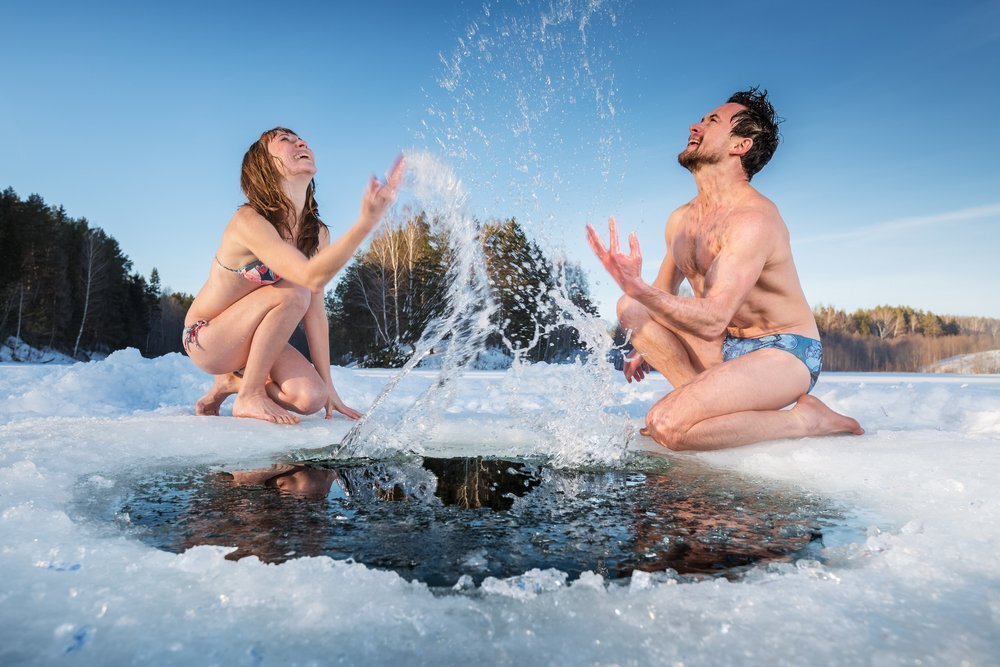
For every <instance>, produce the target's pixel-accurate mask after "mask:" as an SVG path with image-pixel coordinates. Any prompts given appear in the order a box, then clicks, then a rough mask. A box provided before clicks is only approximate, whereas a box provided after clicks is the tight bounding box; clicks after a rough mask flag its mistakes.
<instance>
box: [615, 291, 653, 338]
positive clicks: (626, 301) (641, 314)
mask: <svg viewBox="0 0 1000 667" xmlns="http://www.w3.org/2000/svg"><path fill="white" fill-rule="evenodd" d="M648 320H649V311H647V310H646V307H645V306H644V305H642V304H641V303H639V302H638V301H636V300H635V299H633V298H632V297H630V296H623V297H622V298H620V299H618V323H619V324H621V325H622V328H624V329H632V330H633V331H634V330H636V329H638V328H639V327H641V326H642V325H643V324H645V323H646V322H647V321H648Z"/></svg>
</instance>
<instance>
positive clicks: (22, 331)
mask: <svg viewBox="0 0 1000 667" xmlns="http://www.w3.org/2000/svg"><path fill="white" fill-rule="evenodd" d="M432 222H433V220H431V219H429V218H428V217H427V215H426V214H419V215H413V216H410V217H407V218H405V219H389V220H387V221H386V223H385V224H384V225H383V227H382V228H381V230H380V231H379V233H378V234H377V235H376V236H375V237H374V238H373V240H372V242H371V244H370V245H369V247H368V248H367V249H364V250H361V251H359V252H358V253H357V254H356V256H355V261H354V262H353V263H352V264H350V265H349V266H348V267H347V269H345V271H344V273H343V275H342V277H341V279H340V280H339V282H338V283H337V285H336V287H335V289H333V290H331V291H329V292H327V294H326V307H327V315H328V318H329V321H330V328H331V336H330V352H331V358H332V359H333V360H334V362H335V363H340V364H348V363H356V364H359V365H362V366H383V367H385V366H389V367H392V366H399V365H402V364H403V363H405V361H406V360H407V359H408V358H409V356H410V354H412V352H413V348H414V345H415V344H416V342H417V341H418V340H419V338H420V335H421V334H422V333H423V331H424V328H425V327H426V325H427V323H428V322H429V321H430V320H431V319H432V318H434V317H437V316H440V315H441V314H442V312H443V310H444V298H445V289H446V284H445V276H446V274H447V270H448V266H449V264H450V262H451V257H450V254H449V253H450V252H451V250H450V249H449V247H448V243H447V238H446V237H444V236H443V232H439V231H435V228H436V227H435V225H432V224H431V223H432ZM480 242H481V243H482V247H483V252H484V256H485V261H486V264H487V273H488V275H489V281H490V285H491V286H492V289H493V298H494V299H495V300H496V302H497V306H498V308H497V311H496V313H495V315H494V319H493V324H494V325H495V327H494V332H493V334H492V335H491V336H490V339H489V344H490V345H493V346H495V347H498V348H500V349H506V350H511V349H514V350H518V351H519V352H520V354H522V355H523V358H524V359H525V360H527V361H548V362H553V361H564V360H567V359H572V358H573V357H574V356H576V355H578V354H580V353H581V352H582V345H581V343H580V341H579V339H578V338H577V333H576V330H575V329H573V328H572V327H570V326H567V325H566V324H565V323H564V318H563V313H562V309H561V308H560V306H559V304H558V299H556V297H555V295H556V291H555V288H556V285H557V283H558V282H561V283H562V284H563V285H565V286H566V289H567V291H568V294H569V297H570V300H571V301H572V302H573V303H574V304H575V306H576V307H577V308H579V309H580V310H582V311H583V312H585V313H588V314H590V315H596V313H597V309H596V308H595V307H594V305H593V302H592V300H591V296H590V293H589V288H588V285H587V280H586V276H585V274H584V272H583V271H582V269H581V268H580V266H579V265H578V264H576V263H572V262H566V261H559V260H556V259H553V258H550V257H548V256H546V254H545V253H544V252H543V250H542V249H541V248H540V247H539V245H538V244H537V243H535V242H534V241H532V240H531V239H530V238H529V237H528V236H527V234H526V233H525V231H524V229H523V228H522V227H521V225H520V224H519V223H518V222H517V220H515V219H513V218H510V219H506V220H491V221H488V222H485V223H482V224H481V225H480ZM0 262H2V265H3V266H5V267H7V268H8V277H7V279H6V280H5V281H4V282H3V283H2V284H0V344H2V343H3V341H6V340H8V338H13V339H14V340H15V341H17V340H20V341H24V342H26V343H28V344H29V345H32V346H33V347H36V348H44V347H48V348H52V349H55V350H59V351H62V352H64V353H66V354H69V355H71V356H73V357H75V358H79V359H86V358H88V357H89V355H90V354H92V353H95V352H96V353H110V352H112V351H114V350H118V349H122V348H125V347H133V348H136V349H138V350H139V351H140V352H142V353H143V354H144V355H146V356H149V357H152V356H158V355H161V354H166V353H168V352H178V351H180V350H181V344H180V334H181V330H182V328H183V322H184V315H185V313H186V312H187V309H188V307H189V306H190V305H191V301H192V297H191V296H190V295H187V294H183V293H178V292H170V291H169V290H164V289H163V287H162V286H161V284H160V277H159V275H158V272H157V271H156V269H153V271H152V273H151V274H150V276H149V277H148V278H146V277H144V276H142V275H141V274H139V273H137V272H135V271H133V268H132V262H131V260H129V258H128V257H127V256H126V255H125V253H124V252H123V251H122V249H121V247H120V246H119V245H118V242H117V241H116V240H115V239H114V238H112V237H111V236H109V235H108V234H106V233H105V232H104V231H103V230H101V229H100V228H98V227H94V226H92V225H91V224H90V223H89V222H88V221H87V219H86V218H71V217H69V216H68V215H67V214H66V211H65V210H64V209H63V208H62V207H61V206H58V207H55V206H49V205H47V204H46V203H45V202H44V200H43V199H42V198H41V197H40V196H39V195H31V196H29V197H28V198H27V199H24V200H22V199H21V198H19V197H18V196H17V194H16V193H15V192H14V190H13V189H11V188H7V189H6V190H4V191H3V192H2V193H0ZM814 315H815V317H816V322H817V324H818V326H819V329H820V332H821V335H822V338H823V342H824V368H826V369H827V370H842V371H920V370H923V369H924V368H926V367H927V366H928V365H930V364H933V363H934V362H936V361H939V360H941V359H945V358H948V357H952V356H957V355H960V354H968V353H973V352H981V351H986V350H994V349H1000V319H994V318H986V317H955V316H943V315H938V314H935V313H931V312H927V311H922V310H915V309H913V308H910V307H907V306H878V307H876V308H869V309H859V310H856V311H854V312H853V313H848V312H846V311H842V310H838V309H836V308H833V307H831V306H820V307H818V308H816V309H815V310H814ZM298 339H299V342H300V344H302V343H304V340H303V339H304V337H303V336H301V335H299V336H298ZM294 342H295V341H294V340H293V343H294ZM615 342H616V343H618V344H621V343H623V342H624V336H623V334H622V332H620V331H619V332H617V334H616V337H615ZM302 347H304V345H302ZM985 370H986V371H987V372H996V369H985Z"/></svg>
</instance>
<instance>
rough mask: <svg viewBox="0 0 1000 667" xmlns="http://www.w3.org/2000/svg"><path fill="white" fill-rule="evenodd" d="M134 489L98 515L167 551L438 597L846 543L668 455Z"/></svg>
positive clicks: (819, 520)
mask: <svg viewBox="0 0 1000 667" xmlns="http://www.w3.org/2000/svg"><path fill="white" fill-rule="evenodd" d="M126 487H127V488H126V489H125V490H124V491H123V490H122V486H121V485H118V487H117V489H116V492H115V494H114V496H113V497H111V498H106V499H105V500H104V501H103V502H104V503H105V504H104V510H103V512H102V513H103V514H105V516H106V517H115V520H116V521H117V522H118V523H119V524H120V525H121V526H122V527H124V528H125V529H126V530H127V532H129V533H131V534H133V535H134V536H136V537H138V538H139V539H141V540H142V541H144V542H146V543H147V544H149V545H151V546H154V547H156V548H159V549H164V550H167V551H172V552H180V551H183V550H185V549H187V548H189V547H192V546H195V545H201V544H211V545H224V546H235V547H238V548H237V550H236V551H235V552H233V553H232V554H230V556H229V558H232V559H238V558H242V557H245V556H249V555H255V556H257V557H259V558H260V559H261V560H263V561H267V562H273V563H280V562H283V561H286V560H288V559H290V558H298V557H301V556H318V555H327V556H330V557H332V558H337V559H347V558H353V559H354V560H355V561H358V562H361V563H365V564H366V565H369V566H373V567H377V568H384V569H389V570H394V571H396V572H398V573H399V574H400V575H401V576H403V577H405V578H407V579H417V580H419V581H422V582H425V583H427V584H428V585H431V586H452V585H454V584H455V583H456V581H457V580H458V579H459V577H460V576H461V575H463V574H465V575H469V576H471V577H472V579H473V580H474V581H475V582H476V583H479V582H481V581H482V580H483V579H484V578H485V577H487V576H493V577H500V578H503V577H509V576H514V575H518V574H521V573H523V572H526V571H527V570H530V569H531V568H541V569H544V568H557V569H559V570H562V571H564V572H566V573H567V574H568V575H569V578H570V579H571V580H572V579H574V578H576V577H577V576H579V575H580V574H581V573H582V572H585V571H588V570H590V571H594V572H597V573H600V574H602V575H603V576H605V577H606V578H610V579H614V578H619V577H628V576H630V575H631V573H632V572H633V570H645V571H649V572H656V571H665V570H674V571H676V572H677V573H679V574H680V575H700V576H704V575H723V576H728V577H730V578H735V577H738V576H739V574H740V573H741V572H743V571H745V570H746V569H747V568H748V567H750V566H753V565H755V564H758V563H761V562H764V561H770V560H784V561H787V560H792V559H794V558H799V557H803V556H808V557H810V558H818V557H819V555H818V553H819V549H820V547H822V546H823V540H824V538H826V539H829V538H830V537H831V536H833V537H834V539H835V540H836V541H838V542H843V541H844V540H845V535H846V536H847V539H851V536H850V533H851V532H852V528H851V527H850V526H849V525H847V522H846V521H845V517H844V515H843V514H842V513H841V512H840V511H838V510H837V509H836V508H834V507H831V506H829V505H828V504H825V503H824V502H823V501H822V499H820V498H818V497H814V496H810V495H805V494H802V493H796V492H792V491H789V490H788V489H779V488H771V487H767V486H764V485H762V484H760V483H757V482H754V481H750V480H745V479H743V478H741V477H738V476H735V475H732V474H727V473H722V472H719V471H717V470H711V469H707V468H705V467H703V466H700V465H699V464H697V463H695V462H691V461H684V460H680V461H677V460H668V459H665V458H662V457H649V458H642V457H639V458H636V459H635V460H634V461H633V462H632V465H630V466H629V467H628V468H626V469H614V470H560V469H553V468H549V467H547V466H545V465H544V464H539V463H532V462H530V461H509V460H496V459H485V458H451V459H438V458H423V459H420V458H417V459H409V460H405V461H392V462H385V461H382V462H371V461H366V462H353V463H348V464H343V463H340V462H339V464H338V465H337V466H331V465H329V464H325V465H324V464H320V463H315V464H310V465H291V464H288V465H276V466H272V467H271V468H267V469H260V470H249V471H233V472H231V473H230V472H220V471H218V470H214V471H213V470H210V469H205V468H194V469H192V468H175V469H169V468H167V469H160V470H158V471H156V472H153V473H147V474H145V475H144V476H142V477H139V478H136V479H134V480H132V481H131V482H129V483H127V484H126ZM89 502H90V503H91V504H93V503H94V502H95V501H94V500H93V499H91V500H90V501H89ZM79 508H80V509H82V510H83V511H84V513H86V514H90V515H91V516H93V512H92V511H87V510H86V508H84V507H83V506H82V505H80V506H79ZM91 509H93V508H91Z"/></svg>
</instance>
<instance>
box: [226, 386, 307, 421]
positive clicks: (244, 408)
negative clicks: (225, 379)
mask: <svg viewBox="0 0 1000 667" xmlns="http://www.w3.org/2000/svg"><path fill="white" fill-rule="evenodd" d="M233 416H234V417H247V418H250V419H263V420H264V421H269V422H274V423H275V424H298V423H299V418H298V417H296V416H295V415H293V414H292V413H291V412H289V411H288V410H285V409H284V408H283V407H281V406H280V405H278V404H277V403H275V402H274V401H272V400H271V399H270V398H269V397H268V395H267V394H266V393H264V391H263V390H261V391H260V392H259V393H253V394H239V393H237V394H236V402H235V403H233Z"/></svg>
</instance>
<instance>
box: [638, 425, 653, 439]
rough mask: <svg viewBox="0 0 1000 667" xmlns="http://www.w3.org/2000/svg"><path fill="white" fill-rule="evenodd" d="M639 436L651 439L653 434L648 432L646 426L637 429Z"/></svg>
mask: <svg viewBox="0 0 1000 667" xmlns="http://www.w3.org/2000/svg"><path fill="white" fill-rule="evenodd" d="M639 435H644V436H646V437H647V438H652V437H653V434H652V433H650V432H649V427H648V426H643V427H642V428H640V429H639Z"/></svg>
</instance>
